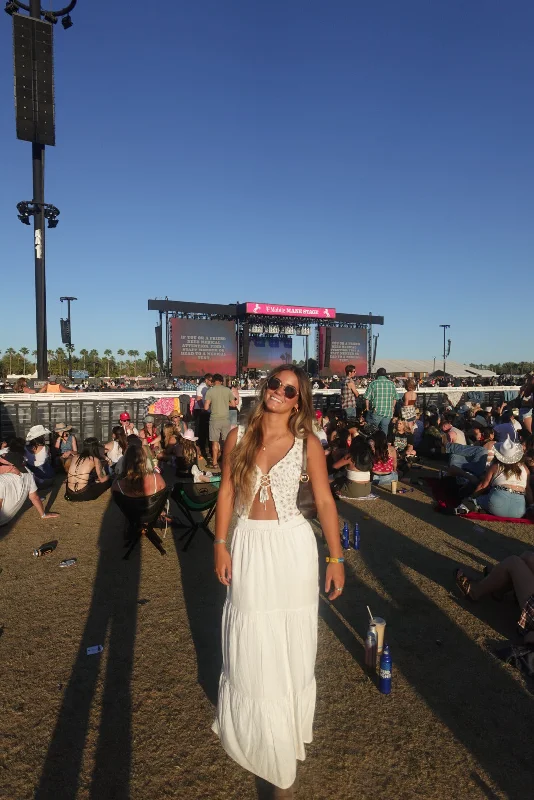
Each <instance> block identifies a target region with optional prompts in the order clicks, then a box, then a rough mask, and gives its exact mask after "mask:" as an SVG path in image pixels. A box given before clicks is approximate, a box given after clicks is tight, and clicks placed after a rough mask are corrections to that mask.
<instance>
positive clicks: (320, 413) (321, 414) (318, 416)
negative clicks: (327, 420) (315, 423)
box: [315, 409, 323, 419]
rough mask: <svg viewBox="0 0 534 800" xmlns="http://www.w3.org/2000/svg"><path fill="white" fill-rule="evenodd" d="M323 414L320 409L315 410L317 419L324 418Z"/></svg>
mask: <svg viewBox="0 0 534 800" xmlns="http://www.w3.org/2000/svg"><path fill="white" fill-rule="evenodd" d="M322 416H323V412H322V411H319V409H317V411H316V412H315V419H322Z"/></svg>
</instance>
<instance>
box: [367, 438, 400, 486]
mask: <svg viewBox="0 0 534 800" xmlns="http://www.w3.org/2000/svg"><path fill="white" fill-rule="evenodd" d="M369 443H370V445H371V449H372V450H373V466H372V472H373V483H377V484H378V485H379V486H389V485H390V484H391V483H392V481H398V480H399V476H398V473H397V451H396V449H395V448H394V447H393V445H392V444H390V443H389V442H388V440H387V436H386V434H385V433H384V431H381V430H380V429H378V430H377V431H375V432H374V433H373V435H372V437H371V438H370V440H369Z"/></svg>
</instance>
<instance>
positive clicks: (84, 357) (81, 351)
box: [80, 349, 89, 369]
mask: <svg viewBox="0 0 534 800" xmlns="http://www.w3.org/2000/svg"><path fill="white" fill-rule="evenodd" d="M80 355H81V357H82V358H83V368H84V369H85V359H86V358H87V356H88V355H89V350H85V349H84V350H80Z"/></svg>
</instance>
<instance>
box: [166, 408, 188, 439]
mask: <svg viewBox="0 0 534 800" xmlns="http://www.w3.org/2000/svg"><path fill="white" fill-rule="evenodd" d="M169 422H170V424H171V425H172V426H173V427H174V428H175V430H176V432H177V433H181V434H184V433H185V432H186V430H187V425H186V423H185V421H184V418H183V414H179V413H178V412H177V411H174V412H173V413H172V414H171V415H170V417H169ZM165 424H166V423H165ZM165 424H164V427H165Z"/></svg>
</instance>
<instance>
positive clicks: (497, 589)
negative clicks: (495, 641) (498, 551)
mask: <svg viewBox="0 0 534 800" xmlns="http://www.w3.org/2000/svg"><path fill="white" fill-rule="evenodd" d="M454 575H455V579H456V585H457V586H458V588H459V589H460V591H461V592H462V593H463V594H464V595H465V597H467V598H468V599H469V600H472V601H473V602H478V601H479V600H482V599H483V598H484V597H488V596H492V597H494V599H496V600H500V599H501V598H502V596H503V595H504V594H505V593H506V592H508V591H510V590H513V591H514V592H515V595H516V597H517V602H518V603H519V607H520V609H521V614H520V617H519V620H518V622H517V628H518V632H519V633H520V634H521V635H522V636H523V637H524V642H525V644H532V645H534V552H526V553H523V554H522V555H521V556H508V557H507V558H505V559H504V561H501V562H500V564H497V566H496V567H493V569H492V570H491V571H488V572H487V574H486V576H485V577H484V578H483V579H482V580H480V581H476V580H472V579H470V578H468V576H467V575H466V574H465V573H464V572H463V570H462V569H460V568H458V569H457V570H456V571H455V573H454Z"/></svg>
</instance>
